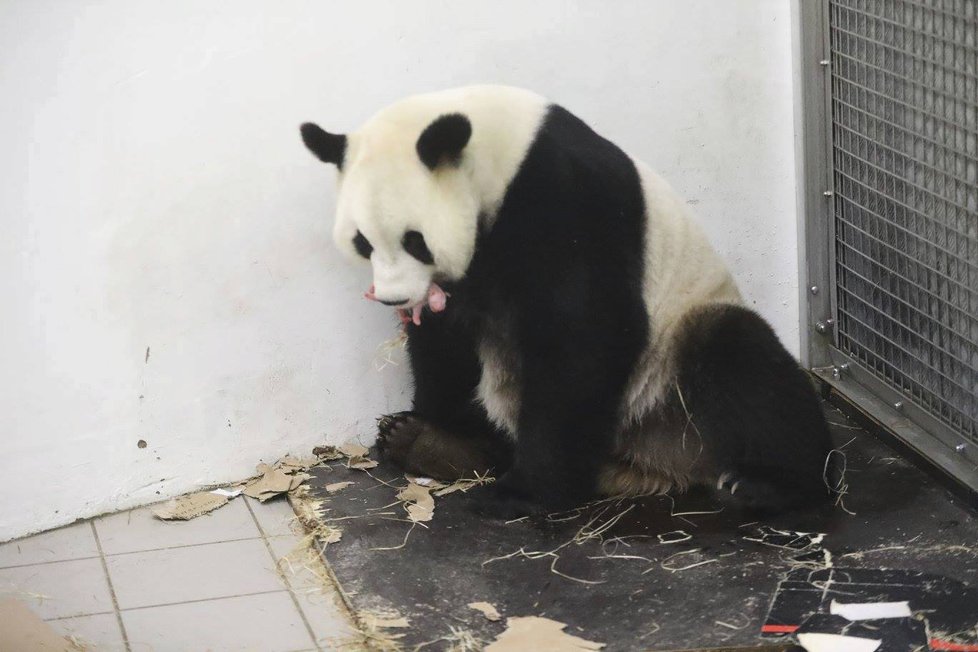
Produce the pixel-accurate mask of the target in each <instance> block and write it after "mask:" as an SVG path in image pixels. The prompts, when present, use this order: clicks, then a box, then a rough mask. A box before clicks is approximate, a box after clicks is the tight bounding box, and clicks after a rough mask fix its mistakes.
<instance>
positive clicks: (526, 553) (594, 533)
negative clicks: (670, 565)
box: [482, 503, 635, 584]
mask: <svg viewBox="0 0 978 652" xmlns="http://www.w3.org/2000/svg"><path fill="white" fill-rule="evenodd" d="M611 507H612V506H608V507H605V508H604V509H602V510H601V511H599V512H598V513H597V514H595V515H594V516H593V517H591V519H590V520H589V521H588V522H587V523H585V524H584V525H582V526H581V527H580V528H579V529H578V530H577V532H575V533H574V536H572V537H571V538H570V539H568V540H567V541H564V542H563V543H561V544H560V545H558V546H557V547H555V548H553V549H552V550H539V551H537V550H526V549H525V548H520V549H519V550H515V551H513V552H511V553H509V554H507V555H501V556H499V557H493V558H491V559H487V560H485V561H484V562H482V565H483V566H487V565H488V564H491V563H493V562H497V561H503V560H504V559H512V558H514V557H522V558H524V559H531V560H538V559H545V558H548V557H549V558H550V560H551V561H550V572H551V573H553V574H554V575H559V576H560V577H563V578H565V579H568V580H571V581H573V582H578V583H580V584H604V582H605V580H586V579H582V578H580V577H574V576H572V575H568V574H566V573H563V572H561V571H559V570H557V562H558V561H559V560H560V551H561V550H563V549H564V548H566V547H568V546H570V545H578V546H580V545H583V544H585V543H587V542H589V541H599V542H601V541H603V536H604V534H605V533H606V532H607V531H608V530H610V529H611V528H612V527H614V526H615V524H616V523H617V522H618V521H619V520H621V518H622V517H623V516H624V515H625V514H627V513H628V512H630V511H631V510H632V509H634V508H635V504H634V503H633V504H631V505H629V506H628V507H627V508H626V509H624V510H623V511H621V512H619V513H617V514H615V515H614V516H611V517H610V518H608V520H606V521H604V522H599V521H600V519H601V517H602V516H604V515H605V514H606V513H607V512H608V510H609V509H611Z"/></svg>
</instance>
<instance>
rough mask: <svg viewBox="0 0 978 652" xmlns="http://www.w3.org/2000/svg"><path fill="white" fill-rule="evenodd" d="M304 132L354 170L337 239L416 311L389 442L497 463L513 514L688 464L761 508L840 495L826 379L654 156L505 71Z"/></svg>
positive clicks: (385, 426) (492, 497)
mask: <svg viewBox="0 0 978 652" xmlns="http://www.w3.org/2000/svg"><path fill="white" fill-rule="evenodd" d="M301 135H302V139H303V141H304V143H305V145H306V146H307V147H308V148H309V150H311V151H312V153H313V154H314V155H315V156H316V157H318V158H319V159H320V160H322V161H324V162H326V163H330V164H333V165H335V166H336V168H337V169H338V171H339V174H338V194H337V206H336V215H335V226H334V230H333V233H334V239H335V242H336V244H337V245H338V247H339V248H340V249H341V250H342V251H344V252H346V253H347V254H349V256H351V257H353V258H355V259H359V260H361V261H369V263H370V266H371V268H372V272H373V284H372V286H371V287H370V290H369V292H367V294H366V296H367V297H368V298H370V299H373V300H375V301H378V302H380V303H382V304H385V305H387V306H392V307H394V308H395V309H396V310H397V312H398V314H400V316H401V318H402V321H403V322H404V323H405V328H406V331H407V350H408V354H409V357H410V364H411V371H412V375H413V380H414V401H413V410H411V411H408V412H401V413H398V414H393V415H386V416H384V417H382V418H380V419H379V421H378V423H379V432H378V435H377V441H378V447H379V451H380V453H381V454H382V455H383V456H384V457H385V458H386V459H388V460H389V461H390V462H391V463H393V464H395V465H397V466H399V467H401V468H403V469H404V470H405V471H408V472H411V473H415V474H421V475H426V476H433V477H436V478H442V479H452V478H457V477H459V476H462V475H465V474H468V473H472V472H478V473H483V472H486V471H491V472H492V473H493V475H494V476H495V477H496V478H497V481H496V482H495V483H494V484H493V485H491V486H490V487H489V489H488V490H486V491H483V492H481V497H480V498H479V499H478V501H477V505H478V506H479V509H480V510H482V511H484V512H485V513H487V514H493V515H497V516H512V515H517V514H527V513H532V512H535V511H539V510H554V509H561V508H567V507H570V506H573V505H575V504H579V503H580V502H582V501H585V500H587V499H589V498H591V497H593V496H596V495H617V494H649V493H664V492H669V491H682V490H684V489H686V488H687V487H689V486H691V485H706V486H707V487H710V488H711V490H714V491H716V492H717V494H718V496H719V498H721V499H722V500H723V501H725V502H726V503H729V504H732V505H735V506H740V507H743V508H747V509H751V510H759V511H778V510H783V509H787V508H800V507H806V506H809V505H812V504H814V503H817V502H819V501H821V500H823V499H825V498H826V497H827V496H828V494H829V491H828V489H827V487H828V486H830V485H831V482H828V480H830V478H829V469H828V464H827V459H828V458H830V457H831V456H829V452H830V449H831V444H830V439H829V431H828V426H827V423H826V420H825V418H824V416H823V414H822V411H821V408H820V405H819V401H818V398H817V395H816V393H815V391H814V388H813V386H812V384H811V382H810V380H809V379H808V377H807V375H806V374H805V372H803V371H802V370H801V368H800V367H799V365H798V364H797V362H796V361H795V360H794V358H793V357H792V356H791V355H790V354H789V353H788V352H787V351H786V350H785V348H784V347H783V346H782V345H781V343H780V342H779V341H778V339H777V337H776V336H775V334H774V332H773V331H772V329H771V327H770V326H769V325H768V324H767V323H766V322H765V320H764V319H762V318H761V317H760V316H759V315H758V314H757V313H755V312H754V311H752V310H750V309H749V308H747V307H745V305H744V301H743V299H742V297H741V295H740V293H739V291H738V289H737V285H736V283H735V282H734V279H733V277H732V276H731V274H730V272H729V271H728V269H727V268H726V267H725V265H724V263H723V261H722V260H721V258H720V256H719V255H718V254H717V253H716V252H715V251H714V249H713V248H712V247H711V245H710V243H709V242H708V240H707V238H706V236H705V235H704V233H703V232H702V231H701V230H700V228H699V227H698V226H697V224H696V223H695V222H694V220H693V219H692V218H691V215H690V213H689V209H688V208H687V206H686V204H685V203H684V202H683V201H682V200H681V199H680V198H679V197H678V196H677V194H676V193H675V192H674V191H673V190H672V189H671V188H670V186H669V185H668V184H667V183H666V182H665V181H664V180H663V179H661V178H660V177H659V176H658V175H657V174H656V173H655V172H653V171H652V170H651V169H650V168H649V166H647V165H646V164H645V163H643V162H641V161H639V160H637V159H635V158H633V157H631V156H629V155H628V154H626V153H625V152H624V151H622V150H621V149H620V148H619V147H617V146H616V145H614V144H612V143H611V142H609V141H608V140H606V139H604V138H602V137H601V136H600V135H598V134H597V133H595V132H594V131H593V130H592V129H591V128H589V127H588V126H587V125H586V124H585V123H584V122H582V121H581V120H580V119H578V118H577V117H575V116H574V115H573V114H571V113H570V112H568V111H567V110H566V109H564V108H563V107H561V106H559V105H557V104H553V103H550V102H548V101H547V100H546V99H544V98H543V97H541V96H539V95H537V94H535V93H533V92H530V91H527V90H522V89H518V88H510V87H503V86H471V87H465V88H458V89H454V90H446V91H442V92H435V93H429V94H422V95H416V96H413V97H409V98H407V99H404V100H401V101H399V102H397V103H395V104H393V105H391V106H389V107H388V108H385V109H383V110H381V111H380V112H379V113H377V114H376V115H374V116H373V117H372V118H370V119H369V120H368V121H367V122H366V123H365V124H364V125H363V126H362V128H361V129H359V130H358V131H356V132H354V133H351V134H348V135H337V134H332V133H328V132H326V131H324V130H323V129H321V128H320V127H319V126H317V125H315V124H312V123H306V124H304V125H302V127H301Z"/></svg>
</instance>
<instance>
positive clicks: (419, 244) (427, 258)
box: [401, 231, 435, 265]
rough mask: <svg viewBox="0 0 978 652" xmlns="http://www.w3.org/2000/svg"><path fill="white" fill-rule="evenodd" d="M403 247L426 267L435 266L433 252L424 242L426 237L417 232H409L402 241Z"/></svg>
mask: <svg viewBox="0 0 978 652" xmlns="http://www.w3.org/2000/svg"><path fill="white" fill-rule="evenodd" d="M401 245H402V246H403V247H404V251H406V252H408V253H409V254H411V256H413V257H414V258H416V259H417V260H418V262H421V263H424V264H425V265H431V264H434V262H435V257H434V256H432V255H431V251H430V250H429V249H428V245H427V243H425V241H424V236H423V235H421V234H420V233H418V232H417V231H408V232H407V233H405V234H404V237H403V238H402V239H401Z"/></svg>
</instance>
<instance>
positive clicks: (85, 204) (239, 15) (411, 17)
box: [0, 0, 798, 540]
mask: <svg viewBox="0 0 978 652" xmlns="http://www.w3.org/2000/svg"><path fill="white" fill-rule="evenodd" d="M789 25H790V20H789V6H788V3H785V2H781V1H778V0H766V1H762V0H737V1H732V0H725V1H724V2H717V1H712V0H685V1H684V2H675V1H674V0H659V1H651V0H630V1H620V2H615V3H603V2H597V1H593V2H583V1H581V2H570V1H564V0H548V1H542V2H532V3H531V2H522V1H518V0H506V1H496V2H484V3H473V2H452V1H448V0H445V1H435V0H429V1H423V2H411V3H408V2H402V1H397V0H390V1H385V2H338V1H337V2H323V1H315V2H314V1H309V2H297V1H279V2H274V3H273V2H261V1H259V0H211V1H209V2H206V3H203V2H197V1H194V0H171V1H170V2H165V3H161V2H150V1H148V0H89V1H86V2H83V1H81V0H79V1H78V2H59V1H56V0H7V1H6V2H4V3H2V4H0V98H3V99H2V102H0V144H2V146H0V179H2V181H0V184H2V185H0V219H2V227H3V231H2V234H0V309H2V322H0V324H2V338H0V414H2V415H3V418H2V424H3V425H2V433H0V478H2V480H0V482H2V491H0V540H3V539H6V538H9V537H12V536H15V535H20V534H25V533H28V532H32V531H36V530H41V529H46V528H50V527H53V526H56V525H59V524H62V523H66V522H69V521H71V520H73V519H76V518H78V517H83V516H91V515H94V514H98V513H100V512H104V511H108V510H114V509H119V508H123V507H127V506H131V505H135V504H140V503H145V502H149V501H152V500H154V499H157V498H159V497H162V496H169V495H172V494H177V493H180V492H183V491H186V490H189V489H192V488H194V487H196V486H198V485H201V484H204V483H214V482H220V481H226V480H231V479H234V478H238V477H241V476H244V475H246V474H248V473H249V472H250V471H251V469H252V468H253V466H254V464H255V463H256V462H257V461H259V460H260V459H271V458H275V457H277V456H278V455H280V454H282V453H285V452H286V451H289V450H291V451H304V450H307V449H308V448H309V447H310V446H311V445H313V444H315V443H317V442H321V441H322V440H323V439H324V438H328V439H329V440H330V441H334V442H336V441H340V440H343V439H345V438H347V437H348V436H351V435H356V434H359V435H361V436H362V437H363V440H364V441H368V439H369V437H370V436H371V425H372V419H373V417H374V416H375V415H376V414H378V413H379V412H381V411H383V410H389V409H394V408H400V407H402V406H404V405H405V404H406V402H407V399H408V396H409V390H408V389H407V385H406V382H405V378H404V375H403V367H401V368H395V367H387V368H386V369H384V370H382V371H378V370H377V369H376V366H377V363H378V356H377V354H376V347H377V345H378V344H380V343H381V342H382V341H384V340H385V339H386V338H387V337H388V336H389V335H391V334H392V333H393V332H394V327H393V318H392V316H391V315H390V314H388V313H387V312H386V311H384V310H382V309H380V308H379V307H377V306H376V305H368V303H367V302H366V301H363V300H362V299H361V298H360V293H361V292H362V290H363V289H364V288H365V285H366V284H367V283H368V282H369V280H368V279H367V278H366V277H365V275H364V272H362V271H354V270H351V269H348V268H347V267H346V266H345V265H344V264H343V263H342V262H341V261H340V259H339V257H338V256H337V255H336V254H335V253H334V252H333V251H332V250H331V246H330V243H329V235H328V234H329V228H330V220H329V218H330V213H331V210H332V199H333V197H332V179H331V172H329V171H328V170H327V168H326V167H324V166H322V165H320V164H317V163H316V162H315V161H313V159H312V158H311V157H310V156H309V155H308V154H307V153H306V152H305V151H304V150H303V148H302V146H301V144H300V141H299V138H298V134H297V131H296V127H297V125H298V124H299V123H300V122H302V121H304V120H308V119H314V120H317V121H319V122H320V123H321V124H322V125H323V126H324V127H326V128H332V129H336V130H347V129H350V128H353V127H354V126H356V125H357V124H358V123H359V122H360V121H361V120H363V119H364V118H366V117H367V116H368V115H369V114H370V113H372V112H373V111H374V110H376V109H377V108H379V107H381V106H383V105H384V104H386V103H388V102H389V101H392V100H394V99H396V98H398V97H400V96H402V95H405V94H409V93H413V92H418V91H424V90H431V89H436V88H443V87H450V86H454V85H460V84H465V83H472V82H500V83H511V84H516V85H522V86H526V87H529V88H533V89H535V90H537V91H540V92H542V93H544V94H546V95H548V96H550V97H552V98H553V99H555V100H556V101H559V102H561V103H563V104H565V105H566V106H567V107H569V108H570V109H571V110H573V111H575V112H576V113H578V114H579V115H580V116H581V117H583V118H584V119H585V120H587V121H589V122H590V123H591V124H592V125H593V126H595V127H596V128H597V129H598V130H599V131H600V132H602V133H603V134H605V135H607V136H608V137H610V138H612V139H613V140H615V141H617V142H619V143H620V144H622V145H623V146H624V147H625V148H626V149H628V150H629V151H631V152H633V153H634V154H636V155H638V156H640V157H642V158H644V159H646V160H647V161H648V162H649V163H650V164H652V165H653V166H654V167H655V168H657V169H659V170H660V171H661V172H662V173H663V174H665V176H666V177H668V178H670V179H671V180H672V181H673V182H674V184H675V185H676V186H677V187H678V189H679V190H680V191H681V192H682V193H684V194H685V195H686V196H687V197H688V198H689V199H690V201H691V202H692V203H695V204H696V208H697V210H698V211H699V213H700V214H701V215H702V218H703V220H704V222H705V223H706V224H707V228H708V229H709V231H710V233H711V234H712V236H713V237H714V239H715V242H716V243H717V245H718V246H719V247H720V249H721V250H722V251H723V252H724V253H725V254H726V256H727V257H728V259H729V261H730V263H731V264H732V265H733V267H734V269H735V271H736V274H737V276H738V278H739V279H740V281H741V283H742V285H743V288H744V290H745V291H746V294H747V296H748V297H749V298H750V300H751V301H752V302H753V303H754V304H755V305H756V306H757V308H758V309H759V310H760V311H761V312H762V313H763V314H764V315H765V316H766V317H768V318H769V319H770V320H771V321H772V322H774V324H775V325H776V326H777V329H778V331H779V333H780V334H781V335H782V337H783V338H784V339H785V341H786V342H787V343H788V344H789V346H790V347H791V348H792V349H794V350H797V339H798V333H797V295H796V287H797V282H796V281H797V271H796V245H795V211H796V209H795V203H794V167H793V145H792V97H791V63H790V29H789ZM147 350H148V351H149V358H148V360H147V359H146V352H147ZM140 439H143V440H145V441H146V442H148V446H147V447H146V448H143V449H140V448H138V447H137V441H138V440H140Z"/></svg>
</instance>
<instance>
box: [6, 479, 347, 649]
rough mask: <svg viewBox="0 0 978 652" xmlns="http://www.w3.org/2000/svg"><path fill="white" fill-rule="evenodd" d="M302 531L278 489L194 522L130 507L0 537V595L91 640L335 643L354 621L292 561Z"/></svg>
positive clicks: (102, 643) (196, 644) (134, 645)
mask: <svg viewBox="0 0 978 652" xmlns="http://www.w3.org/2000/svg"><path fill="white" fill-rule="evenodd" d="M293 528H295V529H296V530H298V534H297V533H295V532H293ZM300 536H301V527H300V526H299V525H298V524H297V523H295V519H294V515H293V513H292V509H291V508H290V507H289V504H288V502H286V501H285V499H284V498H279V499H275V500H273V501H269V502H268V503H265V504H261V503H259V502H258V501H255V500H252V499H250V498H246V497H245V496H240V497H238V498H235V499H234V500H232V501H231V502H230V503H229V504H228V505H226V506H224V507H222V508H221V509H218V510H217V511H215V512H213V513H211V514H209V515H206V516H201V517H199V518H196V519H194V520H191V521H177V522H164V521H160V520H157V519H155V518H153V516H152V515H151V514H150V512H149V510H148V509H146V508H143V509H136V510H132V511H129V512H122V513H119V514H112V515H110V516H104V517H102V518H97V519H94V520H92V521H86V522H83V523H76V524H74V525H70V526H68V527H64V528H61V529H59V530H53V531H51V532H45V533H43V534H39V535H36V536H33V537H28V538H26V539H20V540H18V541H11V542H9V543H5V544H2V545H0V597H14V598H17V599H19V600H21V601H23V602H24V603H26V604H27V605H29V606H30V608H31V609H33V610H34V612H35V613H36V614H37V615H38V616H40V617H41V618H43V619H44V620H46V621H48V622H49V624H51V625H52V626H53V627H54V628H55V629H56V630H57V631H59V632H60V633H63V634H65V635H73V636H75V637H76V638H77V639H78V640H79V641H81V642H82V643H84V644H86V645H87V646H88V647H87V648H86V649H92V650H99V651H101V650H108V651H123V650H131V651H132V652H143V651H145V652H170V651H173V652H185V651H186V652H189V651H196V650H212V651H214V652H219V651H220V652H223V651H225V650H228V651H230V650H255V651H256V652H257V651H260V652H276V651H297V650H332V649H336V648H335V646H337V645H339V644H340V643H341V642H342V641H343V640H344V639H347V638H348V637H349V636H350V633H351V629H350V626H349V625H348V621H347V620H346V618H345V616H344V614H343V612H342V610H341V609H340V608H339V607H337V606H336V603H335V602H334V596H333V594H332V592H331V591H330V589H328V588H327V587H325V586H324V584H323V582H322V581H320V580H319V578H317V577H316V575H315V573H314V572H313V571H312V570H311V569H310V568H308V567H307V566H306V565H305V564H304V563H302V561H301V560H293V558H294V557H296V555H299V556H300V557H301V549H299V543H300ZM297 550H298V551H297ZM282 558H285V561H284V562H281V563H279V560H281V559H282ZM276 564H279V567H280V568H281V569H282V570H281V572H280V571H278V570H276Z"/></svg>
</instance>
